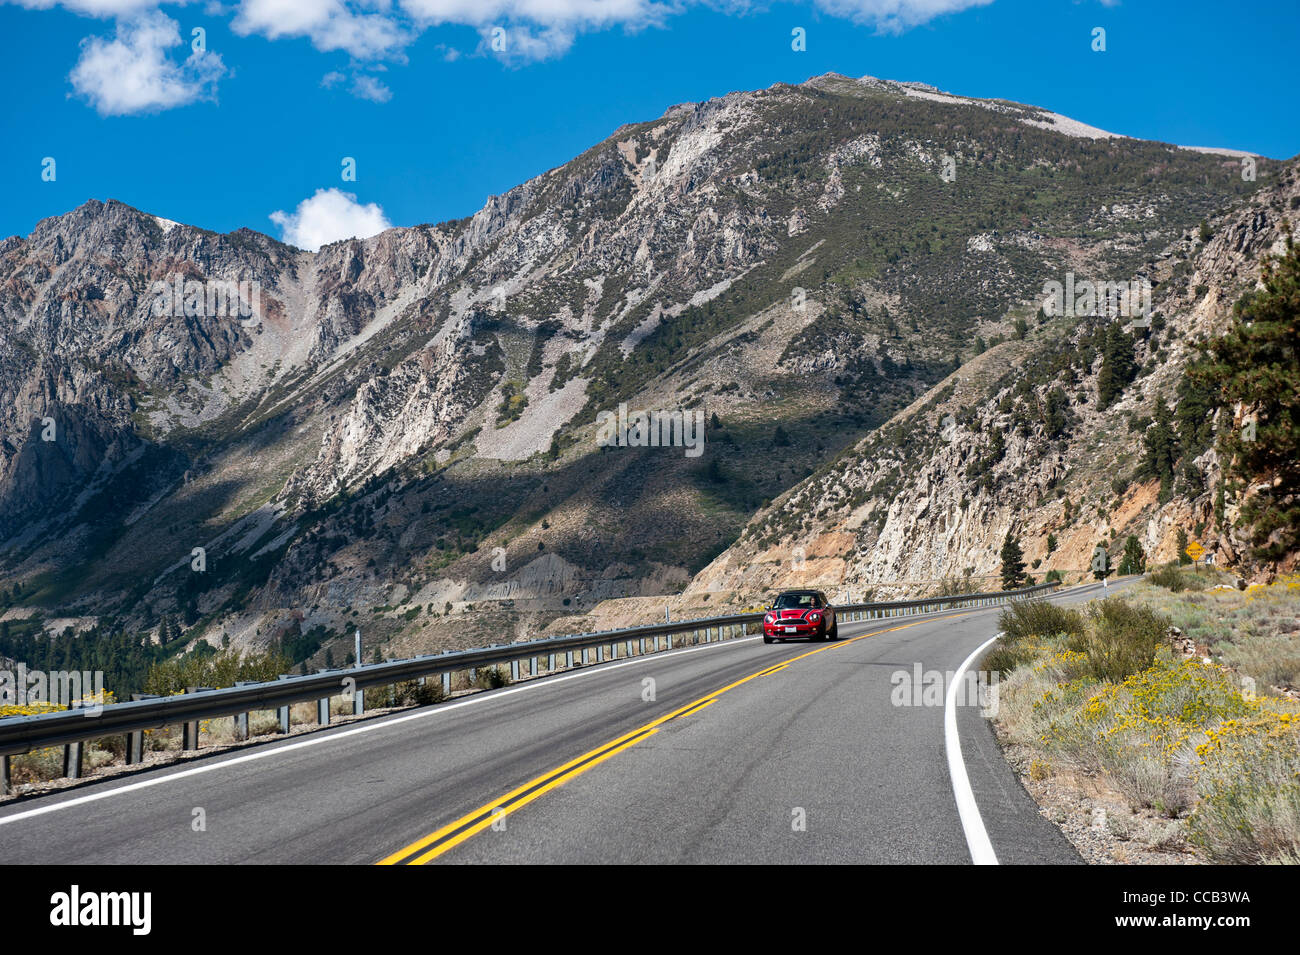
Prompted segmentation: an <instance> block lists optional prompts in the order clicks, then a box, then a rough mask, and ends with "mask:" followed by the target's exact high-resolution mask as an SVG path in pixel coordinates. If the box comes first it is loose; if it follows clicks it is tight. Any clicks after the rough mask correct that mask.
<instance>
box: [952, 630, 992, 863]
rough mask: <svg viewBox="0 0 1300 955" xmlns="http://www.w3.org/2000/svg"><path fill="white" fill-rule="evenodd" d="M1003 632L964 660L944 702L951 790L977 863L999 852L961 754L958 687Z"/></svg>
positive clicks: (977, 648)
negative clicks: (981, 814)
mask: <svg viewBox="0 0 1300 955" xmlns="http://www.w3.org/2000/svg"><path fill="white" fill-rule="evenodd" d="M1000 636H1002V633H1001V632H1000V631H999V632H998V633H996V634H994V635H993V636H992V637H990V638H989V639H987V640H985V641H984V642H983V643H981V644H980V645H979V646H978V647H976V648H975V649H974V650H973V651H972V652H971V655H970V656H968V657H967V658H966V659H965V660H964V661H962V665H961V666H959V667H958V668H957V672H956V674H955V675H954V676H953V678H952V682H951V683H950V684H949V685H948V694H947V697H946V698H945V700H944V704H943V737H944V738H943V744H944V748H945V749H946V750H947V751H948V775H949V776H951V777H952V794H953V796H954V797H956V799H957V814H958V815H959V816H961V827H962V830H963V831H964V832H965V833H966V846H967V848H969V849H970V857H971V861H972V862H974V863H975V864H976V865H998V856H997V853H995V852H994V851H993V843H992V842H990V841H989V834H988V831H987V830H986V829H985V828H984V819H983V818H982V817H981V816H980V809H979V806H978V805H977V804H976V802H975V793H974V792H973V791H972V790H971V788H970V777H969V776H968V775H967V774H966V763H965V761H964V760H963V759H962V755H961V739H960V738H959V737H958V735H957V690H958V688H959V687H960V686H961V685H962V677H963V676H964V675H965V673H966V670H967V668H968V667H969V666H970V665H971V664H972V663H974V662H975V660H976V658H977V657H979V655H980V654H981V653H983V652H984V650H985V649H986V648H987V647H988V646H989V645H991V644H992V643H993V642H994V641H996V640H997V639H998V637H1000Z"/></svg>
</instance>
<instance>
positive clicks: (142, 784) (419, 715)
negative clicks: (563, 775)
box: [0, 634, 760, 826]
mask: <svg viewBox="0 0 1300 955" xmlns="http://www.w3.org/2000/svg"><path fill="white" fill-rule="evenodd" d="M759 636H760V635H758V634H756V635H754V636H752V637H737V638H735V639H734V640H723V641H721V642H720V643H710V644H706V645H704V646H702V647H683V648H682V649H680V650H660V651H658V652H657V653H647V654H645V655H644V656H636V657H634V658H632V659H631V660H624V661H622V662H619V663H613V662H611V663H609V664H606V665H603V666H602V665H600V664H595V665H594V666H593V665H589V666H588V667H585V668H584V669H582V670H581V671H579V672H577V673H566V674H564V675H562V676H557V677H553V678H552V679H549V680H529V681H528V682H526V683H523V684H520V685H518V686H513V687H510V688H509V689H503V690H493V691H492V692H490V693H479V694H475V695H474V696H472V697H470V698H469V699H467V700H459V701H457V702H455V703H447V704H441V705H437V706H430V707H427V708H426V707H421V708H420V709H418V710H417V711H416V712H414V713H404V714H402V715H401V716H393V717H387V718H384V719H380V720H376V721H374V722H369V723H365V724H364V725H362V726H356V727H353V728H352V729H346V730H341V731H339V732H337V733H328V732H327V733H321V734H319V735H313V736H312V737H310V738H308V739H303V740H298V741H296V742H286V743H284V744H282V745H279V746H276V745H272V746H271V747H270V748H268V749H263V750H260V751H258V752H254V753H245V754H243V755H242V756H234V757H232V758H230V759H222V760H219V761H217V762H212V763H207V764H206V765H203V766H192V767H190V768H189V769H182V770H179V771H177V772H170V773H169V772H166V769H167V767H165V766H160V767H158V769H159V771H161V772H163V773H164V774H163V775H160V776H155V777H154V778H152V779H142V780H139V781H138V782H134V783H128V784H127V785H125V786H117V787H114V788H113V789H108V790H105V791H103V792H97V793H88V794H87V795H84V796H76V797H73V798H72V799H65V800H62V801H60V802H56V803H52V804H50V805H48V806H38V807H36V808H34V809H27V810H24V811H23V812H15V813H13V814H11V815H7V816H0V826H5V825H8V824H9V823H11V822H20V821H21V820H24V819H32V818H35V817H36V816H44V815H46V814H47V813H51V812H58V811H59V810H60V809H68V808H70V807H72V806H81V805H84V804H86V803H91V802H98V801H99V800H101V799H108V798H110V797H112V796H121V795H123V794H125V793H130V792H136V791H138V790H141V789H149V788H152V787H153V786H161V785H162V784H163V783H170V782H175V781H176V780H178V779H186V778H188V777H190V776H199V775H202V774H203V773H211V772H215V771H216V770H218V769H225V768H226V767H227V766H236V765H239V764H240V763H251V762H253V761H254V760H259V759H266V758H267V757H268V756H278V755H280V754H282V753H288V752H292V751H293V750H297V749H305V748H307V747H308V746H319V745H320V744H322V743H331V742H334V741H335V740H341V739H347V738H348V737H350V736H358V735H360V734H362V733H373V732H374V731H375V730H381V729H386V728H387V727H389V726H396V725H398V724H399V723H406V722H408V721H410V720H421V719H427V718H429V717H433V716H441V715H443V714H445V713H450V712H451V711H452V710H458V709H460V708H461V707H465V706H472V705H473V704H475V703H485V702H487V701H489V700H500V699H502V698H503V697H507V696H512V695H514V694H515V693H523V692H525V691H526V690H537V689H543V688H545V687H548V686H558V685H559V684H561V683H567V682H568V681H569V680H577V679H580V678H582V677H587V676H593V675H594V674H597V673H608V672H609V671H610V670H618V669H621V668H622V667H626V666H634V665H636V664H639V663H648V662H650V661H652V660H662V659H664V658H665V657H676V656H682V655H683V654H687V653H699V652H700V651H702V650H717V649H720V648H722V647H730V646H735V645H737V644H740V643H748V642H749V641H751V640H757V639H758V638H759ZM619 642H622V641H619ZM539 656H545V654H539ZM105 782H107V783H108V784H109V785H111V784H112V780H111V779H109V780H105ZM48 795H49V796H51V797H57V795H58V794H57V793H49V794H48ZM36 798H39V797H36Z"/></svg>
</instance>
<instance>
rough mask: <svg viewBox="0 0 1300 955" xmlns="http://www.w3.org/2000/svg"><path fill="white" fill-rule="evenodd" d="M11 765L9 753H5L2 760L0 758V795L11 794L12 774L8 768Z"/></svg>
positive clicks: (12, 789)
mask: <svg viewBox="0 0 1300 955" xmlns="http://www.w3.org/2000/svg"><path fill="white" fill-rule="evenodd" d="M12 768H13V767H11V766H10V765H9V754H8V753H6V754H5V756H4V759H3V760H0V796H10V795H13V791H14V787H13V775H12V774H11V772H10V770H11V769H12Z"/></svg>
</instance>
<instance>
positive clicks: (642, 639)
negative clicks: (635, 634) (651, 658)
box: [641, 637, 645, 656]
mask: <svg viewBox="0 0 1300 955" xmlns="http://www.w3.org/2000/svg"><path fill="white" fill-rule="evenodd" d="M641 656H645V637H642V638H641Z"/></svg>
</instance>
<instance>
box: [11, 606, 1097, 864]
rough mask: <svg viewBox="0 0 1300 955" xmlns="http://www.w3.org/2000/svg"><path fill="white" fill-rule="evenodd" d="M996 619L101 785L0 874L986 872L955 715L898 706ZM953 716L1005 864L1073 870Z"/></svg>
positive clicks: (446, 708)
mask: <svg viewBox="0 0 1300 955" xmlns="http://www.w3.org/2000/svg"><path fill="white" fill-rule="evenodd" d="M1111 589H1112V590H1114V589H1115V587H1114V586H1112V588H1111ZM1094 595H1096V590H1095V589H1093V588H1085V589H1081V590H1076V591H1072V592H1069V593H1067V594H1066V595H1063V596H1061V597H1058V598H1055V599H1058V600H1062V601H1066V602H1074V601H1078V600H1083V599H1087V598H1089V597H1091V596H1094ZM998 612H999V611H998V610H997V609H991V610H980V611H958V612H949V613H944V614H935V615H929V616H925V617H919V618H911V619H909V618H900V619H897V620H887V621H871V622H867V623H859V624H852V625H850V624H841V625H840V634H841V639H840V641H838V642H836V643H813V644H809V643H797V644H778V645H773V646H767V645H764V644H763V643H762V641H761V639H759V638H749V639H745V640H737V641H731V642H728V643H721V644H709V645H706V646H702V647H692V648H688V649H684V650H677V651H672V652H670V653H662V654H655V655H649V656H645V657H635V658H632V659H630V660H623V661H619V662H616V663H609V664H604V665H600V666H594V667H589V668H587V669H583V670H580V671H577V672H571V673H566V674H561V675H558V676H555V677H549V678H544V679H541V680H537V681H531V682H528V683H523V684H519V685H517V686H512V687H508V688H505V689H502V690H497V691H492V692H488V693H482V694H479V695H476V696H473V697H468V698H465V699H462V700H459V701H456V702H454V703H445V704H441V705H439V706H434V707H426V708H423V709H419V710H414V711H411V712H408V713H404V714H400V715H396V716H389V717H380V718H376V719H374V720H372V721H367V722H363V723H359V724H352V725H350V726H347V727H338V728H334V729H327V730H323V731H321V732H319V733H316V734H312V735H310V736H307V737H300V738H297V739H293V740H285V741H281V742H273V743H267V744H263V745H260V746H256V747H251V748H249V749H246V750H242V751H240V752H238V753H235V754H229V753H227V754H224V755H214V756H212V757H210V758H207V759H202V760H198V761H191V762H188V763H186V764H184V765H180V766H176V767H170V768H163V769H157V770H151V771H145V772H141V773H139V774H135V775H132V776H128V777H119V778H115V779H112V780H105V781H102V782H92V783H89V784H87V785H84V786H81V787H78V788H76V789H73V790H69V791H64V792H61V793H57V794H51V795H48V796H42V797H38V798H33V799H27V800H22V801H19V802H16V803H12V804H9V805H7V806H5V807H4V808H3V809H0V862H6V863H42V862H43V863H78V864H86V863H204V864H214V863H237V862H249V863H282V862H315V863H330V862H337V863H373V862H378V861H386V862H390V863H410V862H420V863H423V862H432V861H438V862H512V863H515V862H528V863H542V862H546V863H551V862H717V863H737V862H783V863H785V862H790V863H794V862H901V863H935V862H942V863H963V862H969V861H971V856H970V851H969V849H968V845H967V838H966V833H965V831H964V829H963V825H962V821H961V819H960V817H959V814H958V808H957V802H956V799H955V797H954V791H953V782H952V778H951V776H950V773H949V768H948V763H947V758H946V755H945V736H944V707H943V706H942V704H941V703H940V704H939V705H934V701H933V700H932V699H928V700H926V701H925V702H924V703H923V704H922V705H896V704H897V702H898V699H897V696H898V694H896V693H895V692H894V691H895V688H896V685H897V683H898V681H899V679H900V677H899V676H897V674H900V673H906V674H908V676H909V678H910V676H911V675H912V674H913V672H914V667H915V665H917V664H919V665H920V666H921V669H922V671H938V672H940V673H944V674H948V673H951V672H952V671H954V670H956V669H957V668H958V666H959V665H960V664H961V662H962V661H963V660H964V659H965V658H966V657H967V656H968V655H969V654H970V653H971V651H972V650H974V649H975V648H977V647H978V646H979V645H980V644H982V643H983V642H985V641H986V640H987V639H988V638H989V637H990V636H992V635H993V633H994V632H995V629H996V622H997V614H998ZM957 715H958V720H957V727H958V734H959V737H960V744H961V750H962V753H963V757H964V761H965V766H966V768H967V770H968V773H969V777H970V784H971V789H972V791H973V794H974V797H975V803H976V804H977V806H978V812H979V814H980V817H981V819H982V821H983V822H984V824H985V826H986V828H987V831H988V835H989V838H990V840H991V842H992V844H993V847H994V849H995V850H996V853H997V856H998V859H999V860H1000V861H1002V862H1077V861H1079V860H1078V856H1077V854H1076V853H1075V852H1074V850H1073V849H1072V848H1071V847H1070V846H1069V844H1068V843H1067V842H1066V840H1065V839H1064V838H1063V837H1062V836H1061V835H1060V834H1059V832H1058V831H1057V830H1056V829H1055V827H1054V826H1052V825H1051V824H1050V823H1048V822H1047V821H1045V820H1044V819H1043V818H1042V817H1041V816H1040V815H1039V813H1038V812H1037V808H1036V806H1035V805H1034V803H1033V802H1032V800H1031V799H1030V798H1029V797H1028V795H1027V794H1026V793H1025V792H1024V790H1023V789H1022V788H1021V786H1020V785H1019V783H1018V781H1017V780H1016V779H1015V777H1014V774H1013V773H1012V772H1011V770H1010V768H1009V767H1008V766H1007V765H1006V763H1005V762H1004V760H1003V759H1002V756H1001V754H1000V753H999V751H998V748H997V744H996V742H995V741H994V739H993V737H992V734H991V732H990V731H989V729H988V727H987V724H986V723H985V721H984V720H983V718H982V717H981V716H980V714H979V711H978V709H977V708H976V707H974V706H963V707H961V708H960V710H959V712H958V714H957Z"/></svg>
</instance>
